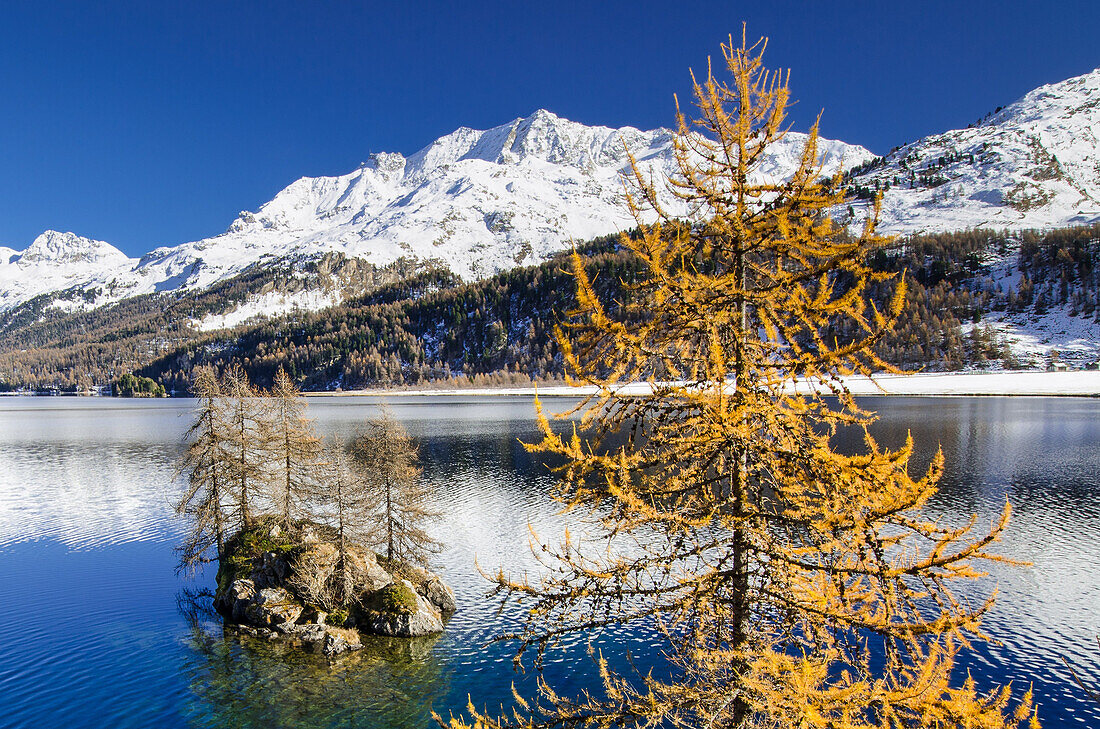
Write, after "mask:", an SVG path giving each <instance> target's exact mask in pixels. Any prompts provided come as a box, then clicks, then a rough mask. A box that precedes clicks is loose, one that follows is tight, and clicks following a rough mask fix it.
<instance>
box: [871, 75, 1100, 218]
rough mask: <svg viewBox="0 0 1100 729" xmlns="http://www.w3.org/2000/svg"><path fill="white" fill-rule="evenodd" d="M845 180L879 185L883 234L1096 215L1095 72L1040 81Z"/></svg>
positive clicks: (1099, 103)
mask: <svg viewBox="0 0 1100 729" xmlns="http://www.w3.org/2000/svg"><path fill="white" fill-rule="evenodd" d="M853 183H854V185H856V186H860V187H862V188H863V191H864V192H865V193H866V192H872V191H873V190H874V189H876V185H877V188H878V189H881V190H885V193H884V195H883V208H882V230H883V231H884V232H892V233H913V232H933V231H952V230H963V229H967V228H994V229H1002V228H1008V229H1019V228H1045V227H1050V226H1065V225H1075V224H1081V223H1090V222H1094V221H1096V220H1100V69H1097V70H1095V71H1092V72H1091V73H1087V74H1085V75H1083V76H1077V77H1075V78H1071V79H1068V80H1066V81H1062V82H1060V83H1056V84H1049V85H1047V86H1041V87H1039V88H1037V89H1035V90H1034V91H1032V92H1030V93H1028V94H1027V95H1025V96H1024V97H1023V98H1021V99H1020V100H1019V101H1017V102H1015V103H1013V104H1011V105H1009V106H1007V107H1005V108H1003V109H1000V110H998V111H997V112H996V113H994V114H991V115H989V116H987V117H986V118H985V119H983V120H981V121H980V122H978V123H977V124H973V125H971V126H970V127H968V128H966V129H957V130H953V131H949V132H944V133H943V134H935V135H932V136H930V137H925V138H924V139H921V140H919V141H917V142H914V143H912V144H907V145H904V146H902V147H900V148H898V149H895V150H893V151H891V152H890V154H888V155H886V156H885V157H883V158H879V159H877V160H874V161H872V162H870V163H868V164H867V165H865V169H864V170H863V171H862V173H861V174H857V175H855V176H854V178H853ZM887 185H889V188H888V189H887ZM856 217H857V219H858V218H859V216H858V215H857V216H856Z"/></svg>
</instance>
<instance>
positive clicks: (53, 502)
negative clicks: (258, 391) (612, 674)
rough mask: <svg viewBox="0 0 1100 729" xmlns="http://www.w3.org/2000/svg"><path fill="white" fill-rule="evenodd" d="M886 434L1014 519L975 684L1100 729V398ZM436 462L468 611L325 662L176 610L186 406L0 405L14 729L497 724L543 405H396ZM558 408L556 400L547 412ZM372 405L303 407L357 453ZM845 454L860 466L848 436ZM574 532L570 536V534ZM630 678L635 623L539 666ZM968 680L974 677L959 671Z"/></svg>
mask: <svg viewBox="0 0 1100 729" xmlns="http://www.w3.org/2000/svg"><path fill="white" fill-rule="evenodd" d="M865 404H867V405H868V406H869V407H872V408H876V409H878V410H880V412H881V416H882V418H881V420H880V422H879V423H878V424H877V425H876V427H875V429H874V433H875V435H876V437H877V438H878V439H879V440H880V442H881V443H882V444H884V445H888V446H893V447H896V446H898V445H900V444H901V443H902V442H904V439H905V436H906V433H907V432H908V431H910V430H911V431H912V434H913V438H914V440H915V442H916V443H917V447H918V452H917V455H916V457H915V459H914V462H915V463H917V464H918V465H923V464H926V463H927V462H928V460H929V459H930V458H931V455H932V453H933V452H934V450H935V447H936V445H937V444H941V445H942V447H943V449H944V454H945V456H946V473H945V475H944V479H943V481H942V488H941V493H940V494H939V495H938V496H937V497H936V498H935V500H934V501H933V503H932V504H931V505H930V508H931V509H932V511H933V512H934V513H936V514H938V515H941V516H942V517H943V518H944V519H947V520H950V521H952V522H954V523H958V522H960V521H961V520H964V519H966V518H967V517H968V516H969V515H970V514H972V513H977V514H978V515H979V520H980V523H985V522H986V521H988V519H990V518H992V516H993V515H995V514H996V513H997V512H998V511H999V509H1000V508H1001V506H1002V505H1003V503H1004V500H1005V499H1006V498H1008V499H1010V500H1011V501H1012V503H1013V509H1014V510H1013V519H1012V524H1011V527H1010V530H1009V533H1008V535H1007V537H1006V539H1005V540H1004V542H1003V543H1002V545H1001V550H1000V551H1001V552H1002V553H1003V554H1005V555H1006V556H1009V557H1013V558H1017V559H1023V560H1027V561H1030V562H1032V566H1030V567H1011V566H1007V565H1001V564H991V565H989V571H990V573H991V575H992V578H993V579H992V580H990V581H987V582H986V583H985V584H983V585H977V586H974V587H973V588H968V590H967V593H966V594H967V595H969V596H971V598H972V599H974V600H977V599H981V598H982V597H984V595H986V594H988V591H989V590H991V589H993V586H994V584H996V586H997V589H998V590H999V594H998V602H997V605H996V607H995V608H994V610H993V611H992V612H991V613H990V615H989V616H988V617H987V619H986V621H985V628H986V631H987V632H988V633H989V634H990V635H991V636H992V637H994V638H996V639H997V640H998V641H999V643H998V644H979V645H977V646H976V647H975V649H974V650H973V651H972V652H971V653H969V654H968V656H967V659H966V666H965V668H968V669H969V670H971V671H972V673H973V674H974V676H975V678H976V679H977V680H978V681H979V682H980V683H982V684H983V685H989V684H992V683H997V684H999V683H1003V682H1005V681H1012V682H1013V684H1014V686H1015V687H1016V690H1017V691H1020V692H1022V691H1023V690H1025V689H1026V686H1027V685H1028V684H1030V683H1034V686H1035V693H1036V699H1037V702H1038V704H1039V706H1040V717H1041V718H1042V720H1043V725H1044V727H1047V729H1050V728H1052V727H1071V726H1082V725H1092V726H1100V707H1097V706H1095V705H1093V704H1091V703H1090V702H1089V701H1088V700H1087V699H1086V698H1085V697H1084V696H1083V694H1082V692H1081V691H1080V690H1079V689H1078V687H1077V686H1076V685H1075V684H1074V683H1073V681H1072V678H1071V676H1070V674H1069V671H1068V670H1067V669H1066V667H1065V666H1064V664H1063V663H1062V661H1061V657H1062V656H1065V657H1066V658H1067V659H1069V661H1070V662H1071V663H1073V664H1074V665H1075V666H1076V667H1077V668H1078V670H1079V671H1080V672H1081V674H1082V678H1084V679H1085V680H1086V682H1089V681H1091V682H1093V683H1100V655H1096V647H1095V643H1094V642H1093V640H1094V635H1095V634H1096V633H1098V632H1100V611H1098V609H1097V608H1096V606H1097V605H1100V566H1098V565H1100V401H1097V400H1084V399H1055V398H1049V399H1048V398H925V399H915V398H875V399H868V400H866V401H865ZM390 405H391V406H392V408H393V410H394V412H395V415H396V416H397V417H398V418H399V419H401V420H402V421H403V423H404V424H405V425H406V426H407V427H408V428H409V430H410V432H411V434H412V435H413V436H414V437H416V438H418V439H419V440H420V442H421V444H422V447H421V455H422V459H423V465H424V474H425V478H426V479H428V481H429V483H430V484H431V486H432V493H433V500H434V502H435V504H434V505H435V507H436V508H438V509H439V510H440V511H442V512H443V513H444V517H443V518H442V519H441V520H440V522H439V523H438V524H436V525H435V534H436V535H437V536H438V537H439V538H440V539H442V541H443V542H444V543H445V544H446V545H447V549H446V551H445V552H444V553H443V554H442V555H441V556H440V564H439V566H440V568H441V570H442V572H443V574H444V576H445V579H447V581H448V582H449V583H450V584H451V585H452V586H453V587H454V588H455V591H456V598H457V601H458V605H459V609H458V612H457V614H456V615H455V616H454V618H453V619H452V620H451V621H450V622H449V623H448V625H447V630H446V632H445V633H444V634H443V635H441V636H438V637H437V638H434V639H429V640H427V641H417V642H408V641H401V640H397V641H383V640H379V641H370V642H369V645H368V648H367V649H365V650H364V651H362V652H360V653H357V654H352V655H350V656H347V657H346V658H345V659H342V660H339V661H337V662H336V663H333V664H330V663H329V662H328V661H327V660H326V659H324V658H322V657H320V656H314V655H310V654H302V653H298V652H297V651H291V650H288V649H287V648H285V647H282V646H279V645H274V644H270V643H267V642H265V641H257V640H254V639H241V638H237V637H235V636H233V635H223V633H222V629H221V626H220V624H219V623H218V622H217V621H216V619H214V618H213V616H211V615H209V614H205V613H202V612H201V611H200V612H198V613H195V612H194V611H189V610H183V611H180V610H179V609H178V608H177V604H176V596H177V594H180V593H181V590H183V589H188V590H198V589H203V588H206V589H209V588H210V587H211V586H212V583H213V574H212V571H210V572H209V573H207V574H202V575H198V576H197V577H195V578H193V579H189V578H186V577H180V576H177V575H176V574H175V573H174V565H175V555H174V553H173V546H174V544H175V543H176V542H177V540H178V538H179V534H180V532H181V529H182V526H181V525H180V524H179V523H178V522H177V521H176V520H175V519H174V518H173V515H172V508H171V502H172V500H173V499H174V498H175V495H176V493H177V492H178V488H179V484H178V482H177V481H175V480H174V475H175V461H176V458H177V456H178V454H179V452H180V450H181V446H182V436H183V432H184V430H185V429H186V427H187V424H188V422H189V417H190V408H191V406H192V403H190V402H189V401H157V402H135V401H120V400H112V399H75V398H37V399H36V398H3V399H0V575H3V577H2V579H0V619H2V620H3V621H4V624H5V625H7V626H18V628H11V627H9V629H7V630H5V631H0V701H2V705H3V711H2V712H0V726H3V727H6V726H12V727H15V726H28V725H42V726H52V725H65V726H70V727H85V726H86V727H100V726H112V727H144V726H151V725H156V726H164V727H187V726H192V727H196V726H197V727H215V726H236V727H249V726H257V727H260V726H263V727H337V726H341V727H343V726H347V727H356V726H363V727H412V726H417V727H422V726H426V725H428V723H429V719H428V717H429V712H430V711H431V710H435V711H436V712H438V713H440V714H442V715H444V716H446V715H447V714H448V713H450V712H451V711H456V712H460V711H462V709H463V707H464V706H465V704H466V701H467V697H468V696H472V697H473V698H474V700H475V702H477V703H478V704H479V705H481V706H490V707H497V706H500V705H501V704H505V705H508V704H509V703H510V701H511V693H510V687H511V684H512V682H513V681H516V682H517V684H518V685H520V687H521V688H522V689H523V690H525V691H527V693H528V694H529V693H530V688H531V686H532V682H533V675H532V674H531V673H530V672H529V673H527V674H522V675H521V674H516V673H514V672H513V670H512V663H511V658H512V655H513V651H514V646H510V645H505V644H499V643H497V644H492V645H488V646H487V647H486V644H487V643H489V641H490V640H491V639H492V638H493V637H494V636H495V635H498V634H500V633H501V632H504V631H506V630H510V629H514V628H515V627H516V626H517V622H516V621H517V620H518V617H519V615H518V612H517V610H516V609H515V608H514V607H509V608H508V609H506V610H504V611H503V612H501V611H500V610H499V606H498V605H497V604H496V603H495V602H493V601H491V600H488V599H485V597H484V594H485V592H486V590H487V588H488V584H487V583H486V582H485V580H484V579H483V578H482V577H481V575H480V574H479V573H478V571H477V569H476V567H475V559H476V561H477V562H478V563H480V565H481V566H482V567H483V568H485V569H486V570H488V571H495V569H496V568H497V567H500V566H502V567H504V568H505V569H506V570H507V571H511V572H513V573H519V572H521V571H523V570H532V569H534V568H535V567H536V565H535V563H534V562H533V560H532V558H531V556H530V554H529V552H528V549H527V541H528V538H529V532H528V525H529V524H530V525H531V526H532V527H534V528H535V530H536V531H537V532H538V533H539V534H541V535H542V536H543V537H545V538H547V539H549V540H551V541H557V539H558V537H559V536H560V534H561V532H562V529H563V528H564V526H565V525H566V523H567V522H566V520H565V518H564V517H562V516H561V515H560V514H558V510H557V508H556V505H555V504H554V503H553V502H552V501H551V500H550V499H549V497H548V492H549V489H550V487H551V485H552V483H553V481H552V478H551V476H550V475H549V473H548V472H547V469H546V467H545V464H543V463H542V462H541V461H540V460H539V458H538V457H537V456H533V455H531V454H529V453H527V452H526V451H525V450H524V449H523V447H522V445H521V443H520V440H528V441H530V440H534V439H537V437H538V433H537V431H536V428H535V427H534V424H533V422H532V421H533V406H532V403H531V400H530V399H529V398H520V397H514V398H513V397H499V398H463V397H461V396H451V397H436V398H430V399H427V398H413V397H406V398H401V397H397V396H395V397H393V398H391V399H390ZM564 405H565V403H564V401H555V400H551V401H550V402H549V403H548V406H549V407H550V408H551V409H561V408H562V407H564ZM376 406H377V400H376V399H374V398H356V397H341V398H319V399H311V401H310V415H311V416H312V417H314V418H316V419H317V421H318V426H319V428H320V429H321V430H322V431H323V432H325V433H327V434H330V435H332V436H334V437H338V438H347V437H350V436H351V434H352V433H353V432H354V430H355V427H356V425H357V423H359V422H361V421H362V420H363V419H364V418H367V417H371V416H372V415H374V414H375V413H376V412H377V410H376ZM845 438H848V439H849V442H848V445H849V446H851V447H857V446H858V441H857V440H854V436H853V434H846V435H845ZM571 518H572V517H571ZM589 639H590V640H591V643H592V646H593V648H595V649H600V650H603V652H604V654H605V655H607V656H609V657H610V658H611V659H612V661H613V663H614V665H616V666H618V667H619V668H620V669H623V668H625V667H626V665H627V664H626V660H625V658H624V655H625V653H626V652H627V651H629V652H630V654H631V655H632V657H633V659H634V661H635V663H636V664H637V665H638V666H639V667H642V668H645V667H647V666H652V665H657V666H660V663H661V661H660V656H659V650H660V643H659V641H658V640H657V639H656V637H655V636H654V635H653V634H652V632H651V631H649V630H647V629H646V628H645V626H632V627H628V628H623V629H619V630H614V631H612V630H607V631H605V632H604V633H602V634H599V635H596V636H591V637H590V638H584V639H582V638H580V637H578V638H574V639H572V640H570V641H567V643H566V645H564V646H562V647H561V648H560V649H558V650H555V651H552V652H551V653H550V654H549V656H548V662H547V667H546V671H547V674H548V678H549V680H550V682H551V684H552V685H554V686H555V687H558V688H560V689H561V692H562V693H563V694H565V695H570V694H571V693H576V692H577V691H578V690H579V689H581V688H583V687H589V686H591V685H592V684H593V683H594V681H595V678H596V677H595V669H594V666H593V664H592V662H591V660H589V658H588V656H587V647H588V646H587V643H588V641H589ZM960 675H961V673H960Z"/></svg>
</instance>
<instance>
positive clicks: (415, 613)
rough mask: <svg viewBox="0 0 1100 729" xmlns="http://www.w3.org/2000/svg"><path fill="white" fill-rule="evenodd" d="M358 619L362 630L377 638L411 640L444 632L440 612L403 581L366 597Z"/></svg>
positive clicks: (409, 583)
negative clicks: (388, 636) (388, 637)
mask: <svg viewBox="0 0 1100 729" xmlns="http://www.w3.org/2000/svg"><path fill="white" fill-rule="evenodd" d="M363 605H364V610H363V611H362V612H361V613H360V615H359V620H358V625H359V628H360V629H361V630H365V631H367V632H369V633H375V634H377V635H393V636H401V637H405V638H408V637H411V636H416V635H430V634H432V633H439V632H442V631H443V621H442V618H441V615H440V612H439V609H438V608H436V607H435V606H434V605H432V604H431V603H430V602H428V601H427V599H425V598H424V596H423V595H421V594H419V593H418V592H417V591H416V590H415V589H414V588H413V585H412V583H411V582H409V581H408V580H401V581H400V582H394V583H391V584H389V585H387V586H386V587H383V588H382V589H381V590H377V591H375V592H373V593H370V594H368V595H365V596H364V598H363Z"/></svg>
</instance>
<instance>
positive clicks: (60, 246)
mask: <svg viewBox="0 0 1100 729" xmlns="http://www.w3.org/2000/svg"><path fill="white" fill-rule="evenodd" d="M18 260H19V262H21V263H23V264H30V263H34V264H38V263H57V264H67V263H110V262H118V263H122V262H125V261H127V260H128V258H127V256H126V254H125V253H123V252H122V251H120V250H118V249H117V248H115V247H114V246H112V245H111V244H110V243H106V242H104V241H101V240H92V239H90V238H83V237H81V236H79V235H76V234H75V233H62V232H58V231H56V230H47V231H45V232H44V233H42V234H41V235H39V236H38V237H37V238H35V239H34V242H33V243H31V244H30V245H29V246H27V249H26V250H25V251H23V253H22V254H21V255H20V256H19V259H18Z"/></svg>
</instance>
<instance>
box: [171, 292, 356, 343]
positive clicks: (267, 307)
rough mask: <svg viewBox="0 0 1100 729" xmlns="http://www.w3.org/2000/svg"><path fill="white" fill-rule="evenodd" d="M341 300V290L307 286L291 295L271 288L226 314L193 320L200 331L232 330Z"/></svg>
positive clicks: (324, 307) (307, 310) (209, 315)
mask: <svg viewBox="0 0 1100 729" xmlns="http://www.w3.org/2000/svg"><path fill="white" fill-rule="evenodd" d="M340 301H341V297H340V293H339V292H338V291H336V290H332V291H320V290H316V289H314V290H310V289H305V290H302V291H298V292H296V293H292V294H291V293H284V292H281V291H269V292H267V293H266V294H262V295H260V296H256V297H253V298H251V299H249V300H247V301H244V302H241V303H240V304H238V305H237V306H235V307H234V308H233V309H231V310H230V311H227V312H225V313H222V314H207V315H206V316H204V317H202V318H201V319H198V320H195V321H192V322H191V325H192V326H193V327H194V328H195V329H197V330H198V331H200V332H210V331H215V330H217V329H232V328H233V327H235V326H238V325H240V324H244V323H245V322H248V321H250V320H254V319H259V318H264V317H272V316H281V315H283V314H291V313H294V312H302V313H304V312H310V311H318V310H320V309H326V308H328V307H330V306H335V305H336V304H339V303H340Z"/></svg>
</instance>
